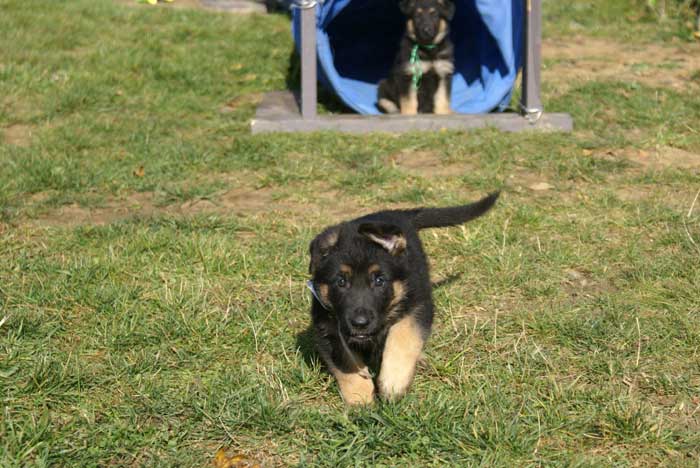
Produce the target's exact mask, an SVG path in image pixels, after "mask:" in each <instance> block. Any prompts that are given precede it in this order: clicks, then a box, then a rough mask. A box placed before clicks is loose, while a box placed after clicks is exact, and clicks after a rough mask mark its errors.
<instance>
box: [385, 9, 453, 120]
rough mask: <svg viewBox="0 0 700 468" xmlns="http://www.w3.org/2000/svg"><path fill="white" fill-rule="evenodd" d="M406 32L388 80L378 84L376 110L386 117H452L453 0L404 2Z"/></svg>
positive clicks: (402, 10) (403, 11)
mask: <svg viewBox="0 0 700 468" xmlns="http://www.w3.org/2000/svg"><path fill="white" fill-rule="evenodd" d="M399 8H400V9H401V12H402V13H403V14H404V15H406V32H405V33H404V36H403V38H402V39H401V45H400V47H399V54H398V56H397V57H396V61H395V63H394V66H393V68H392V70H391V72H390V74H389V77H388V78H387V79H385V80H382V81H381V82H380V83H379V90H378V93H377V107H378V108H379V109H380V110H381V111H383V112H386V113H387V114H396V113H398V112H400V113H401V114H405V115H413V114H417V113H419V112H420V113H435V114H449V113H450V93H451V88H452V74H453V73H454V46H453V45H452V41H450V39H449V37H448V36H449V31H450V29H449V21H450V20H451V19H452V17H453V16H454V11H455V7H454V4H453V3H452V1H451V0H401V2H400V3H399Z"/></svg>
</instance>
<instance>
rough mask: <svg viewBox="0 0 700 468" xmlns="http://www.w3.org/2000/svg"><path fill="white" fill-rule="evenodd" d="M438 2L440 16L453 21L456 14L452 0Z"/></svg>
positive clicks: (438, 0) (439, 0)
mask: <svg viewBox="0 0 700 468" xmlns="http://www.w3.org/2000/svg"><path fill="white" fill-rule="evenodd" d="M437 2H438V10H439V11H440V16H442V17H443V18H445V19H446V20H447V21H451V20H452V18H453V17H454V15H455V4H454V3H452V0H437Z"/></svg>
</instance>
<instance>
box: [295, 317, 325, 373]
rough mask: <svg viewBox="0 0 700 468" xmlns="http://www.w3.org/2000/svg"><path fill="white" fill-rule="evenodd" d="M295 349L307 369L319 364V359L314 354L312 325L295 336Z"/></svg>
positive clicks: (315, 353)
mask: <svg viewBox="0 0 700 468" xmlns="http://www.w3.org/2000/svg"><path fill="white" fill-rule="evenodd" d="M297 349H298V350H299V353H301V357H302V358H303V359H304V362H305V363H306V365H308V366H309V367H314V366H316V365H317V364H318V363H320V362H321V357H320V356H319V355H318V353H317V352H316V345H315V343H314V329H313V325H309V326H308V327H307V328H306V329H305V330H304V331H302V332H299V333H298V334H297Z"/></svg>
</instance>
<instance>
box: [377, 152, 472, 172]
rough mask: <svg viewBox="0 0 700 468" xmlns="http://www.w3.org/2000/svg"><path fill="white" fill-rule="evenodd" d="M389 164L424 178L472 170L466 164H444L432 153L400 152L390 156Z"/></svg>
mask: <svg viewBox="0 0 700 468" xmlns="http://www.w3.org/2000/svg"><path fill="white" fill-rule="evenodd" d="M389 163H390V164H391V165H392V166H394V167H396V168H399V169H401V170H402V171H404V172H406V173H408V174H411V175H415V176H420V177H426V178H432V177H448V176H458V175H460V174H465V173H467V172H470V171H472V170H473V167H472V166H471V165H469V164H468V163H445V162H443V160H442V159H441V158H440V156H439V155H438V154H436V153H434V152H432V151H402V152H400V153H397V154H394V155H392V156H390V157H389Z"/></svg>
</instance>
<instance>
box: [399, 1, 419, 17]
mask: <svg viewBox="0 0 700 468" xmlns="http://www.w3.org/2000/svg"><path fill="white" fill-rule="evenodd" d="M415 7H416V0H400V1H399V10H401V13H403V14H404V15H406V16H411V15H412V14H413V10H414V9H415Z"/></svg>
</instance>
